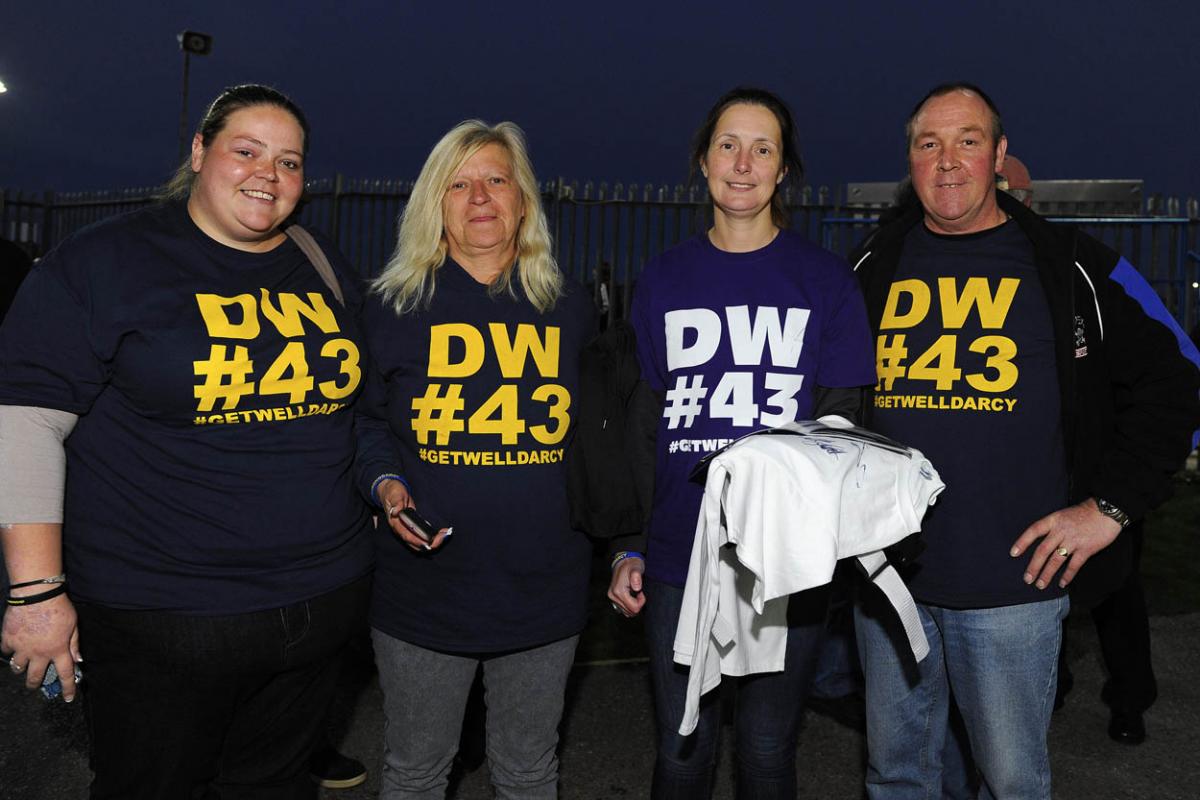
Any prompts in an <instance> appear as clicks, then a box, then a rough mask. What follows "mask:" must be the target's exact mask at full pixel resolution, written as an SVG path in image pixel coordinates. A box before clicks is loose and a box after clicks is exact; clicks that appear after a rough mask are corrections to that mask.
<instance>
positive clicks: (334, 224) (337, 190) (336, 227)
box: [329, 172, 342, 244]
mask: <svg viewBox="0 0 1200 800" xmlns="http://www.w3.org/2000/svg"><path fill="white" fill-rule="evenodd" d="M341 198H342V173H340V172H339V173H337V174H336V175H334V176H333V200H331V201H330V203H329V206H330V208H331V209H332V214H333V220H332V221H331V224H330V226H329V228H330V231H329V235H330V236H332V237H333V243H334V244H339V243H340V241H341V233H342V215H341V214H339V213H338V209H339V206H340V204H341Z"/></svg>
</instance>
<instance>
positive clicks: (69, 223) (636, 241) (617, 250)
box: [0, 175, 1200, 330]
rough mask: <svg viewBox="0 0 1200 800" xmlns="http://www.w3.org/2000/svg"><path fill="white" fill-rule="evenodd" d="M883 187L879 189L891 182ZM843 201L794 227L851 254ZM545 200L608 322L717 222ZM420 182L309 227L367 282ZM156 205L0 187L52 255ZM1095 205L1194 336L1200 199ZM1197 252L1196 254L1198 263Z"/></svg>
mask: <svg viewBox="0 0 1200 800" xmlns="http://www.w3.org/2000/svg"><path fill="white" fill-rule="evenodd" d="M883 185H884V184H878V186H883ZM874 186H876V185H874V184H852V185H850V186H849V187H848V188H847V192H846V196H847V197H848V198H849V202H839V198H837V197H836V194H835V192H833V191H831V190H830V189H829V188H827V187H815V188H814V187H811V186H805V187H803V188H801V189H799V190H796V191H795V192H790V193H789V194H788V195H786V197H785V199H786V200H787V204H788V207H789V208H790V209H791V214H792V227H793V229H795V230H798V231H800V232H801V233H804V234H805V235H807V236H808V237H809V238H810V239H812V240H814V241H820V242H822V243H823V244H824V245H825V246H826V247H828V248H829V249H831V250H833V251H835V252H837V253H840V254H842V255H846V254H848V253H849V252H850V250H852V249H853V248H854V246H855V245H856V244H857V243H858V242H859V241H861V239H862V237H863V236H865V235H866V233H867V232H868V231H869V230H870V228H871V226H872V225H873V224H874V222H875V220H876V214H877V213H878V205H879V204H878V203H874V202H870V201H869V200H867V198H866V197H865V196H863V190H862V189H861V188H857V187H874ZM540 188H541V190H542V200H543V203H544V205H545V208H546V213H547V216H548V218H549V223H550V228H551V233H552V234H553V236H554V242H555V249H556V256H557V258H558V262H559V264H560V265H561V267H562V269H563V272H564V273H566V274H567V275H569V276H571V277H573V278H574V279H576V280H578V281H579V282H581V283H582V284H584V285H585V286H586V287H588V290H589V291H591V292H592V293H593V296H594V297H595V299H596V302H597V304H598V305H599V306H600V308H601V309H603V310H604V312H605V313H606V314H607V315H608V317H609V318H610V319H611V318H614V317H623V316H625V314H626V313H627V312H628V304H629V300H630V297H631V295H632V287H633V284H634V283H635V282H636V280H637V277H638V275H640V274H641V271H642V268H643V267H644V265H645V263H646V261H647V260H649V259H650V258H651V257H652V256H654V255H656V254H657V253H660V252H662V251H663V250H665V249H667V248H669V247H671V246H672V245H674V244H676V243H678V242H680V241H682V240H683V239H686V238H687V237H689V236H692V235H693V234H695V233H696V232H697V231H699V230H702V229H703V228H704V227H705V226H707V224H708V220H709V198H708V193H707V191H706V190H705V189H704V188H703V187H691V188H689V187H684V186H681V185H676V186H655V185H651V184H628V185H626V184H621V183H614V184H611V185H610V184H607V183H598V184H597V183H592V182H586V183H583V184H580V183H579V182H577V181H573V182H568V181H564V180H562V179H559V180H557V181H551V182H547V183H544V184H543V185H542V186H541V187H540ZM411 191H412V182H411V181H397V180H354V179H347V178H345V177H343V176H341V175H338V176H337V177H335V178H331V179H321V180H314V181H310V182H309V183H308V185H307V187H306V193H305V201H304V203H303V205H302V207H301V209H300V212H299V218H300V221H301V222H302V223H303V224H305V225H307V226H311V227H313V228H315V229H317V230H320V231H323V232H324V233H326V234H327V235H329V236H330V237H331V238H332V239H333V240H334V241H335V242H337V244H338V246H339V247H340V248H341V250H342V252H344V253H345V255H346V257H347V258H348V259H349V260H350V262H351V263H352V264H353V265H354V266H355V268H356V269H357V270H358V271H359V272H360V273H361V274H362V275H364V276H370V275H374V274H376V273H377V272H378V271H379V269H380V268H381V267H382V266H383V264H384V263H385V262H386V261H387V259H388V257H389V255H390V254H391V252H392V248H393V247H394V245H395V241H396V226H397V220H398V219H399V216H400V213H401V211H402V210H403V209H404V206H405V204H406V203H407V202H408V198H409V195H410V193H411ZM154 199H155V190H154V189H149V188H143V189H128V190H124V191H115V192H88V193H82V192H79V193H70V194H55V193H53V192H45V193H28V192H19V191H11V190H2V191H0V236H4V237H5V238H8V239H10V240H12V241H15V242H17V243H18V244H21V245H22V246H24V247H26V249H28V250H29V251H30V252H31V253H32V254H33V255H35V256H37V255H41V254H42V253H45V252H47V251H48V250H49V249H50V248H52V247H53V246H55V245H56V244H58V242H60V241H62V240H63V239H64V238H66V237H67V236H69V235H70V234H71V233H73V232H75V231H76V230H78V229H80V228H82V227H84V226H86V225H89V224H91V223H92V222H95V221H98V220H100V219H104V218H105V217H109V216H112V215H114V214H118V213H121V212H124V211H129V210H132V209H134V208H137V207H139V206H143V205H145V204H147V203H150V202H153V201H154ZM1095 208H1096V206H1095V204H1094V202H1092V200H1091V199H1088V198H1084V199H1081V200H1080V202H1079V203H1078V208H1074V207H1072V206H1071V205H1070V203H1069V202H1068V201H1067V200H1065V199H1056V200H1055V203H1054V207H1053V211H1052V213H1053V214H1054V216H1052V217H1050V218H1051V219H1054V220H1057V221H1064V222H1071V223H1074V224H1077V225H1080V226H1081V227H1082V228H1083V229H1084V230H1086V231H1087V232H1088V233H1090V234H1091V235H1093V236H1095V237H1096V238H1098V239H1100V240H1101V241H1103V242H1105V243H1107V244H1108V245H1109V246H1111V247H1113V248H1114V249H1115V250H1117V251H1119V252H1121V253H1123V254H1125V255H1126V257H1127V258H1128V259H1129V260H1130V262H1132V263H1133V264H1134V265H1135V266H1137V267H1138V269H1139V270H1140V271H1141V272H1142V274H1143V275H1144V276H1145V277H1146V278H1147V279H1148V280H1149V281H1150V283H1151V285H1152V286H1154V288H1155V289H1156V290H1157V291H1158V293H1159V295H1160V296H1161V297H1162V299H1163V302H1164V303H1165V304H1166V305H1167V307H1168V308H1169V309H1170V310H1171V312H1172V313H1173V314H1174V315H1175V316H1176V317H1177V319H1178V320H1179V322H1180V323H1181V324H1182V325H1183V326H1184V328H1185V330H1191V329H1192V327H1193V326H1194V325H1196V324H1197V322H1198V321H1200V258H1197V257H1196V256H1195V254H1196V253H1200V207H1198V203H1197V201H1196V200H1195V199H1189V200H1186V201H1179V200H1176V199H1173V198H1168V199H1163V198H1161V197H1158V196H1151V197H1148V198H1147V199H1146V201H1145V203H1144V208H1143V210H1142V213H1141V214H1140V215H1138V216H1130V215H1128V214H1106V215H1097V214H1096V213H1095ZM1047 210H1049V209H1047ZM1189 254H1191V255H1190V256H1189Z"/></svg>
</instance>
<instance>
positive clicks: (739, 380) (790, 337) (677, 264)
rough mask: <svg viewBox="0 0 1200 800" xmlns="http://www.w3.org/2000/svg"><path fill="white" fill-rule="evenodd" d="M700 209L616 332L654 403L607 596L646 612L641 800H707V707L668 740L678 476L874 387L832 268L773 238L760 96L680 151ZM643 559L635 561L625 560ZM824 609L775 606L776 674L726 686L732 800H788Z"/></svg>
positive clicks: (678, 703) (780, 213)
mask: <svg viewBox="0 0 1200 800" xmlns="http://www.w3.org/2000/svg"><path fill="white" fill-rule="evenodd" d="M692 168H693V174H694V171H695V170H696V169H698V170H699V171H700V173H701V174H703V176H704V178H705V179H706V181H707V184H708V190H709V193H710V195H711V196H712V215H713V222H712V227H710V228H709V229H708V230H707V231H705V232H703V233H701V234H700V235H698V236H696V237H694V238H692V239H689V240H687V241H685V242H683V243H681V244H680V245H678V246H677V247H674V248H672V249H671V250H669V251H667V252H666V253H663V254H662V255H661V256H658V257H656V258H655V259H653V260H652V261H651V262H649V263H648V264H647V265H646V269H645V271H644V272H643V274H642V276H641V279H640V281H639V284H638V287H637V292H636V294H635V295H634V299H633V307H632V312H631V322H632V324H633V327H634V329H635V331H636V332H637V339H638V360H639V363H640V365H641V370H642V377H643V379H645V380H646V381H647V382H648V383H649V385H650V387H651V389H653V390H654V391H655V392H656V393H657V394H658V396H659V397H660V398H661V399H662V400H663V414H662V417H661V419H660V420H659V422H658V432H657V446H656V449H657V452H656V462H655V476H654V477H655V487H654V503H653V508H652V511H651V516H650V523H649V526H648V529H647V532H646V533H647V537H648V539H649V545H648V546H647V547H641V546H638V543H633V542H626V543H624V545H623V546H624V547H626V549H625V550H622V551H621V552H619V553H618V554H617V556H616V557H615V558H614V562H613V565H614V568H613V576H612V582H611V584H610V588H609V598H610V599H611V600H612V601H613V604H614V608H616V609H617V610H618V611H620V612H621V613H623V614H625V615H627V616H634V615H636V614H638V613H641V612H642V611H643V609H644V610H645V613H646V631H647V638H648V644H649V650H650V662H651V674H652V677H653V685H654V698H655V711H656V716H657V722H658V757H657V760H656V763H655V768H654V783H653V788H652V797H654V798H689V800H693V799H694V798H706V797H708V796H709V795H710V794H711V789H712V777H713V768H714V766H715V764H716V754H717V744H718V732H719V728H720V701H719V697H718V695H719V692H712V693H710V694H708V695H706V696H705V697H704V698H703V700H702V703H701V708H700V722H699V726H698V727H697V728H696V731H695V732H694V733H693V734H691V735H689V736H681V735H680V734H679V733H678V732H677V730H678V728H679V724H680V720H681V718H682V714H683V706H684V694H685V690H686V687H687V679H688V670H687V668H686V667H684V666H681V665H677V664H675V663H674V661H673V642H674V638H675V628H676V625H677V623H678V619H679V611H680V606H681V602H682V598H683V586H684V583H685V582H686V580H687V570H688V561H689V557H690V554H691V550H692V542H693V539H694V535H695V528H696V517H697V514H698V512H699V509H700V502H701V497H702V494H703V487H701V486H699V485H697V484H695V483H692V482H690V481H689V480H688V475H689V473H690V472H691V470H692V467H693V466H694V465H695V463H696V461H697V460H698V459H700V458H701V457H703V456H704V455H705V454H707V453H709V452H712V451H713V450H716V449H717V448H719V447H720V446H722V445H723V444H725V443H726V442H728V441H729V440H731V439H735V438H737V437H739V436H742V435H744V434H746V433H749V432H751V431H753V430H756V429H759V428H767V427H776V426H779V425H782V424H785V423H787V422H791V421H793V420H797V419H809V418H815V417H817V416H819V415H820V414H823V413H832V412H837V413H842V414H843V415H848V416H854V415H855V414H856V412H857V406H858V403H859V398H860V396H861V391H860V387H863V386H865V385H868V384H873V383H874V382H875V363H874V357H873V352H872V347H871V339H870V331H869V329H868V327H867V318H866V312H865V308H864V305H863V301H862V297H861V295H860V294H859V290H858V287H857V283H856V282H855V281H854V278H853V274H852V272H851V271H850V269H849V267H848V266H847V265H846V263H845V262H844V261H842V260H841V259H840V258H838V257H837V256H835V255H833V254H832V253H830V252H828V251H826V250H823V249H821V248H820V247H817V246H816V245H813V244H811V243H810V242H808V241H807V240H805V239H804V238H803V237H802V236H800V235H798V234H796V233H792V232H790V231H788V230H786V228H787V225H788V222H789V219H790V214H789V212H788V209H787V207H786V204H785V199H784V193H783V191H782V189H783V187H784V186H785V185H786V183H787V182H788V181H792V182H799V180H800V177H801V165H800V157H799V153H798V148H797V145H796V137H795V129H794V125H793V123H792V116H791V113H790V112H789V111H788V109H787V107H786V106H785V105H784V103H783V102H782V101H781V100H780V99H779V98H778V97H776V96H775V95H774V94H771V93H770V92H766V91H763V90H761V89H750V88H739V89H734V90H733V91H731V92H729V93H727V94H726V95H725V96H724V97H722V98H721V99H720V100H719V101H718V102H717V103H716V105H714V106H713V108H712V109H711V110H710V111H709V113H708V116H707V117H706V119H705V121H704V124H703V125H702V126H701V127H700V129H699V131H698V132H697V134H696V138H695V141H694V144H693V149H692ZM643 552H644V553H645V556H643V555H642V553H643ZM827 605H828V589H827V587H822V588H819V589H814V590H811V591H806V592H801V593H799V594H795V595H792V596H791V599H790V602H789V611H788V622H789V629H788V644H787V656H786V661H785V665H786V666H785V669H784V671H783V672H781V673H767V674H762V675H753V676H747V677H744V678H740V679H737V680H736V682H737V685H738V708H737V716H736V722H735V726H736V732H737V772H738V775H737V785H738V796H739V797H754V798H760V800H761V799H762V798H775V797H780V798H794V797H795V796H796V762H795V751H796V734H797V731H798V728H799V718H800V712H801V709H802V708H803V705H804V696H805V692H806V689H807V687H808V684H809V682H810V678H811V674H812V670H813V666H814V663H815V660H816V655H817V648H818V646H819V644H820V641H821V636H822V630H823V626H824V621H825V614H826V608H827Z"/></svg>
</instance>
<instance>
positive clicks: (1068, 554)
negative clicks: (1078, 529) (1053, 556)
mask: <svg viewBox="0 0 1200 800" xmlns="http://www.w3.org/2000/svg"><path fill="white" fill-rule="evenodd" d="M1054 552H1056V553H1058V555H1059V557H1060V558H1070V557H1071V551H1070V550H1068V549H1067V548H1065V547H1060V548H1058V549H1057V550H1055V551H1054Z"/></svg>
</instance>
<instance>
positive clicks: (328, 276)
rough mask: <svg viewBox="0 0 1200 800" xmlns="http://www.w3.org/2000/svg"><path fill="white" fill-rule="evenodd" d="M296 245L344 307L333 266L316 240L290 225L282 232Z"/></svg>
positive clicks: (344, 300)
mask: <svg viewBox="0 0 1200 800" xmlns="http://www.w3.org/2000/svg"><path fill="white" fill-rule="evenodd" d="M284 233H286V234H287V235H288V236H290V237H291V239H292V241H293V242H295V243H296V246H297V247H299V248H300V249H301V250H302V251H303V252H304V255H306V256H308V260H309V261H311V262H312V265H313V268H314V269H316V271H317V274H318V275H320V276H321V280H323V281H325V285H326V286H328V287H329V291H331V292H333V296H334V297H336V298H337V301H338V302H339V303H341V304H342V306H345V305H346V299H345V298H344V297H342V287H341V285H340V284H338V279H337V276H336V275H334V273H333V265H332V264H330V263H329V259H328V258H327V257H326V256H325V253H324V251H322V250H321V246H320V245H319V244H317V240H316V239H314V238H313V237H312V234H311V233H309V232H308V231H306V230H304V228H302V227H300V226H299V225H292V226H290V227H289V228H288V229H287V230H285V231H284Z"/></svg>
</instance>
